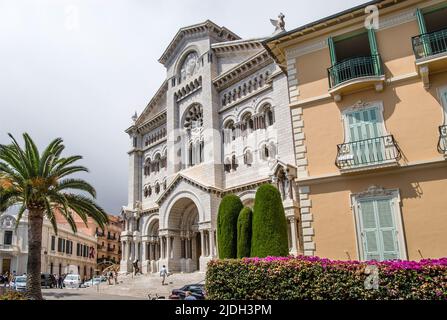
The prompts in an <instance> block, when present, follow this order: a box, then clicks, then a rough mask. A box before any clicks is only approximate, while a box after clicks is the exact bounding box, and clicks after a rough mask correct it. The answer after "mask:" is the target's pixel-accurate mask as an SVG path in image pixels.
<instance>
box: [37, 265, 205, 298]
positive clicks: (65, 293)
mask: <svg viewBox="0 0 447 320" xmlns="http://www.w3.org/2000/svg"><path fill="white" fill-rule="evenodd" d="M118 279H119V283H118V284H117V285H108V284H107V282H104V283H102V284H101V285H100V286H99V290H98V287H97V286H95V287H91V288H80V289H67V288H65V289H42V292H43V295H44V298H45V299H48V300H147V299H148V294H151V296H153V297H155V295H156V294H157V295H158V296H160V297H166V298H168V297H169V294H170V293H171V291H172V289H178V288H181V287H182V286H184V285H186V284H194V283H200V282H203V281H204V280H205V273H200V272H197V273H192V274H173V275H171V276H170V277H168V278H167V282H168V285H165V286H162V285H161V278H160V276H158V274H155V275H139V276H136V277H132V276H130V275H129V276H119V277H118Z"/></svg>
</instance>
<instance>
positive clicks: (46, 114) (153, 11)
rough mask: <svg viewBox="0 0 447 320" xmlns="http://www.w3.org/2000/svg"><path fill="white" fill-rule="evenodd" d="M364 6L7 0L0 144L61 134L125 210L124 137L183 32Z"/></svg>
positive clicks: (106, 203)
mask: <svg viewBox="0 0 447 320" xmlns="http://www.w3.org/2000/svg"><path fill="white" fill-rule="evenodd" d="M364 2H365V0H343V1H327V0H312V1H301V0H287V1H269V0H257V1H241V0H225V1H210V0H201V1H199V0H190V1H180V0H177V1H174V0H159V1H149V0H78V1H68V0H67V1H65V0H47V1H45V0H29V1H26V0H0V143H6V142H7V141H8V137H7V135H6V134H7V132H11V133H13V134H14V135H17V136H18V135H20V134H22V133H23V132H28V133H30V134H31V135H32V137H33V138H34V139H35V141H36V142H37V143H38V144H39V146H41V147H43V146H45V145H47V144H48V143H49V142H50V140H51V139H53V138H56V137H62V138H63V139H64V140H65V143H66V145H67V153H71V154H81V155H83V156H84V160H83V164H84V165H86V166H87V167H88V168H89V169H90V171H91V173H90V174H88V175H86V176H84V178H86V179H87V180H88V181H90V182H91V183H92V184H93V185H94V186H95V187H96V189H97V191H98V201H99V203H100V205H102V206H103V207H104V208H105V209H106V210H107V211H108V212H109V213H111V214H119V212H120V208H121V206H123V205H125V204H127V174H128V156H127V151H128V149H129V140H128V136H127V135H126V134H125V133H124V130H125V129H126V128H127V127H129V126H130V124H131V119H130V118H131V116H132V114H133V113H134V112H135V111H137V112H138V113H140V112H141V111H142V110H143V109H144V107H145V106H146V104H147V103H148V101H149V100H150V98H151V97H152V95H153V94H154V93H155V91H156V90H157V89H158V88H159V86H160V84H161V83H162V81H163V80H164V77H165V70H164V68H163V66H162V65H161V64H159V63H158V62H157V60H158V58H159V57H160V56H161V54H162V53H163V51H164V49H165V48H166V46H167V45H168V44H169V42H170V41H171V40H172V37H173V36H174V35H175V33H176V32H177V30H178V29H179V28H181V27H183V26H187V25H191V24H196V23H199V22H203V21H205V20H206V19H210V20H212V21H214V22H215V23H217V24H218V25H223V26H225V27H227V28H229V29H231V30H232V31H233V32H235V33H236V34H238V35H239V36H241V37H242V38H253V37H262V36H267V35H270V34H271V33H272V32H273V30H274V28H273V26H272V25H271V24H270V22H269V19H270V18H275V19H276V17H277V15H278V13H279V12H283V13H284V14H285V16H286V29H287V30H290V29H293V28H296V27H298V26H301V25H303V24H306V23H309V22H311V21H314V20H317V19H320V18H323V17H326V16H328V15H331V14H334V13H337V12H339V11H342V10H345V9H348V8H350V7H352V6H355V5H358V4H361V3H364Z"/></svg>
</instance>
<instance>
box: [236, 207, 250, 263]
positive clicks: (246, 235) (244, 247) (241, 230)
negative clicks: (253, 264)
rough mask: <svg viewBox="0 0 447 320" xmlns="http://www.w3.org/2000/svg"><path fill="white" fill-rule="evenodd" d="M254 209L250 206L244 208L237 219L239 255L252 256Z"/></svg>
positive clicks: (240, 256) (243, 256)
mask: <svg viewBox="0 0 447 320" xmlns="http://www.w3.org/2000/svg"><path fill="white" fill-rule="evenodd" d="M252 214H253V213H252V211H251V209H250V208H244V209H242V211H241V213H239V218H238V220H237V257H238V258H239V259H241V258H248V257H250V250H251V223H252Z"/></svg>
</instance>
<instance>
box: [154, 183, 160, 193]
mask: <svg viewBox="0 0 447 320" xmlns="http://www.w3.org/2000/svg"><path fill="white" fill-rule="evenodd" d="M155 193H156V194H159V193H160V184H159V183H158V182H157V183H156V184H155Z"/></svg>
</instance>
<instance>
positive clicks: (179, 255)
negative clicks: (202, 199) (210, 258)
mask: <svg viewBox="0 0 447 320" xmlns="http://www.w3.org/2000/svg"><path fill="white" fill-rule="evenodd" d="M161 238H162V244H163V247H164V248H163V250H162V251H163V257H164V258H165V259H164V260H165V261H166V260H167V262H168V266H169V269H170V271H176V272H194V271H199V270H200V257H201V255H202V252H203V250H202V241H201V234H200V231H199V210H198V208H197V206H196V204H195V203H194V201H193V200H191V199H189V198H181V199H179V200H177V201H176V202H175V203H174V205H173V206H172V208H171V210H170V212H169V219H168V234H167V235H166V236H162V237H161ZM165 246H166V247H165Z"/></svg>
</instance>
